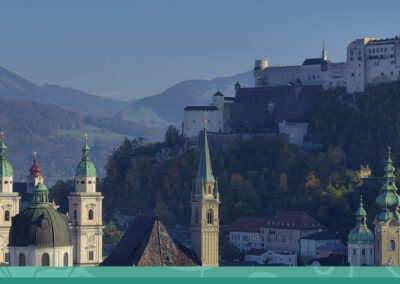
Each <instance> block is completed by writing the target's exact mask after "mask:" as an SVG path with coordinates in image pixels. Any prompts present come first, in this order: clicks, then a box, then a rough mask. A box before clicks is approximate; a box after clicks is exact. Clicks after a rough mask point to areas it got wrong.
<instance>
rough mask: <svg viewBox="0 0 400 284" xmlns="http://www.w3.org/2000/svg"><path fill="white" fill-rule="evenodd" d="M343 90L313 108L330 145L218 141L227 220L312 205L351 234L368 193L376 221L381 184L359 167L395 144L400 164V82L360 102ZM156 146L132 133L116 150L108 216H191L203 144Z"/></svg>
mask: <svg viewBox="0 0 400 284" xmlns="http://www.w3.org/2000/svg"><path fill="white" fill-rule="evenodd" d="M340 93H341V90H334V91H329V92H322V93H321V94H320V95H319V98H318V102H317V107H316V110H315V111H314V112H313V113H310V114H309V116H308V118H309V123H310V130H311V132H313V133H321V134H322V136H323V138H324V142H325V145H326V146H325V147H324V148H323V149H320V150H314V151H312V152H306V151H304V150H302V149H301V148H299V147H298V146H295V145H289V144H288V142H287V140H286V139H285V138H284V137H281V136H277V137H275V138H272V139H262V138H257V139H254V140H251V141H243V142H234V143H231V144H230V145H229V146H228V148H227V150H226V151H225V152H224V153H220V154H217V155H215V154H213V150H212V149H211V155H212V159H213V168H214V174H215V176H216V177H217V178H218V182H219V190H220V195H221V201H222V203H221V207H220V209H221V223H222V224H226V223H230V222H232V221H233V220H234V219H235V218H236V217H238V216H240V215H254V216H255V215H267V214H270V213H272V212H274V211H275V210H280V209H285V210H304V211H306V212H308V213H309V214H311V215H312V216H314V217H316V218H317V219H318V220H320V221H321V222H322V223H323V224H325V225H326V226H328V227H329V228H330V229H333V230H339V231H341V232H342V233H343V234H344V236H345V235H346V234H347V232H348V230H349V229H350V228H351V227H352V226H353V225H354V216H353V214H354V212H355V210H356V209H357V206H358V204H359V196H360V194H363V195H364V200H365V208H366V210H367V212H368V214H369V221H368V222H369V224H370V226H372V224H371V222H372V220H373V218H374V216H375V214H376V211H377V208H376V206H375V203H374V200H375V198H376V196H377V195H378V191H379V188H380V185H377V186H369V187H368V186H366V185H363V183H362V181H361V179H360V177H359V173H358V172H356V171H355V170H356V169H359V166H360V163H368V164H369V165H370V166H371V167H372V169H373V174H375V175H381V174H382V172H383V163H384V160H385V159H386V158H387V145H388V144H390V145H392V153H393V155H392V157H393V159H394V163H395V166H396V165H397V166H400V164H399V163H400V160H399V157H400V155H399V154H400V137H399V130H400V115H399V113H400V112H399V111H400V84H399V83H397V82H396V83H393V84H385V85H381V86H378V87H374V88H369V89H368V90H367V92H366V93H365V94H364V95H360V96H358V97H357V98H356V101H355V102H352V103H345V104H343V103H341V101H342V100H343V98H341V97H340V95H339V94H340ZM355 106H357V107H355ZM154 147H156V145H141V144H140V143H139V142H138V141H137V140H133V141H129V140H126V141H125V142H124V143H123V145H121V146H120V147H119V148H118V149H117V150H116V151H115V152H114V154H113V155H112V156H111V157H110V158H109V161H108V163H107V166H106V169H107V176H106V178H105V179H104V182H103V184H102V186H101V190H102V191H103V194H104V195H105V200H104V210H105V214H106V218H110V216H111V214H112V213H113V212H115V209H116V208H118V209H119V210H120V211H122V212H123V213H126V214H136V213H137V212H138V210H141V211H143V210H152V211H153V212H154V213H156V214H158V215H159V216H160V217H161V218H162V219H163V220H164V222H166V223H167V224H174V223H186V224H187V223H188V222H189V212H190V210H189V206H190V202H189V201H190V192H191V187H192V181H193V179H194V177H195V175H196V170H197V163H198V158H199V152H188V153H186V154H185V155H183V156H180V157H178V156H177V157H175V158H173V159H170V160H165V161H158V160H156V159H154V158H153V154H154V153H153V152H154V151H152V150H151V149H152V148H154ZM396 173H397V176H398V178H399V175H400V171H399V170H397V172H396Z"/></svg>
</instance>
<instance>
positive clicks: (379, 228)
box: [374, 147, 400, 266]
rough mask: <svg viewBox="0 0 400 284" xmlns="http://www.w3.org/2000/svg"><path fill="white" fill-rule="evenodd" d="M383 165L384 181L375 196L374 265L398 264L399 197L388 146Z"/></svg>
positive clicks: (399, 252)
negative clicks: (386, 156) (377, 211)
mask: <svg viewBox="0 0 400 284" xmlns="http://www.w3.org/2000/svg"><path fill="white" fill-rule="evenodd" d="M388 152H389V154H388V159H387V161H386V166H385V175H384V179H385V181H384V183H383V185H382V187H381V190H380V193H379V195H378V197H377V198H376V203H377V205H378V206H379V207H380V210H379V213H378V215H377V216H376V219H375V221H374V224H375V265H376V266H400V257H399V256H400V249H399V245H400V223H399V221H400V214H399V212H398V207H399V201H400V197H399V195H398V194H397V193H396V191H397V187H396V184H395V176H394V174H393V173H394V170H395V168H394V167H393V165H392V159H391V153H390V147H389V151H388Z"/></svg>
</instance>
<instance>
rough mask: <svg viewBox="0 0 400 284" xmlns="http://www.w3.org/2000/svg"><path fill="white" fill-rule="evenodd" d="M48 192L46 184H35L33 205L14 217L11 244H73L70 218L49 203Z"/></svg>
mask: <svg viewBox="0 0 400 284" xmlns="http://www.w3.org/2000/svg"><path fill="white" fill-rule="evenodd" d="M48 193H49V192H48V190H47V187H46V186H45V185H44V184H42V183H39V184H38V185H36V186H35V189H34V197H33V202H32V204H31V206H29V207H28V208H27V209H25V210H24V211H23V212H22V213H20V214H18V215H16V216H15V217H13V219H12V226H11V229H10V235H9V246H15V247H26V246H35V247H65V246H72V242H71V232H70V230H69V222H68V218H67V216H66V215H64V214H61V213H60V212H58V211H57V210H56V209H54V208H53V207H51V206H50V205H49V199H48Z"/></svg>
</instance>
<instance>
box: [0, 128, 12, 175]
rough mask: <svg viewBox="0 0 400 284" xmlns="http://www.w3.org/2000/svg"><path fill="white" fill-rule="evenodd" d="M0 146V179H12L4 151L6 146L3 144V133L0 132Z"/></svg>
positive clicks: (10, 167) (9, 165)
mask: <svg viewBox="0 0 400 284" xmlns="http://www.w3.org/2000/svg"><path fill="white" fill-rule="evenodd" d="M0 136H1V144H0V177H12V176H13V168H12V166H11V164H10V162H9V161H8V160H7V156H6V150H7V146H6V144H4V132H3V131H1V132H0Z"/></svg>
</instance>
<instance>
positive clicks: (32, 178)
mask: <svg viewBox="0 0 400 284" xmlns="http://www.w3.org/2000/svg"><path fill="white" fill-rule="evenodd" d="M26 179H27V183H28V185H27V193H30V194H32V195H33V191H34V189H35V187H36V185H38V184H39V183H43V176H42V170H41V169H40V167H39V165H38V163H37V160H36V152H33V165H32V167H31V168H30V169H29V176H28V177H27V178H26Z"/></svg>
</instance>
